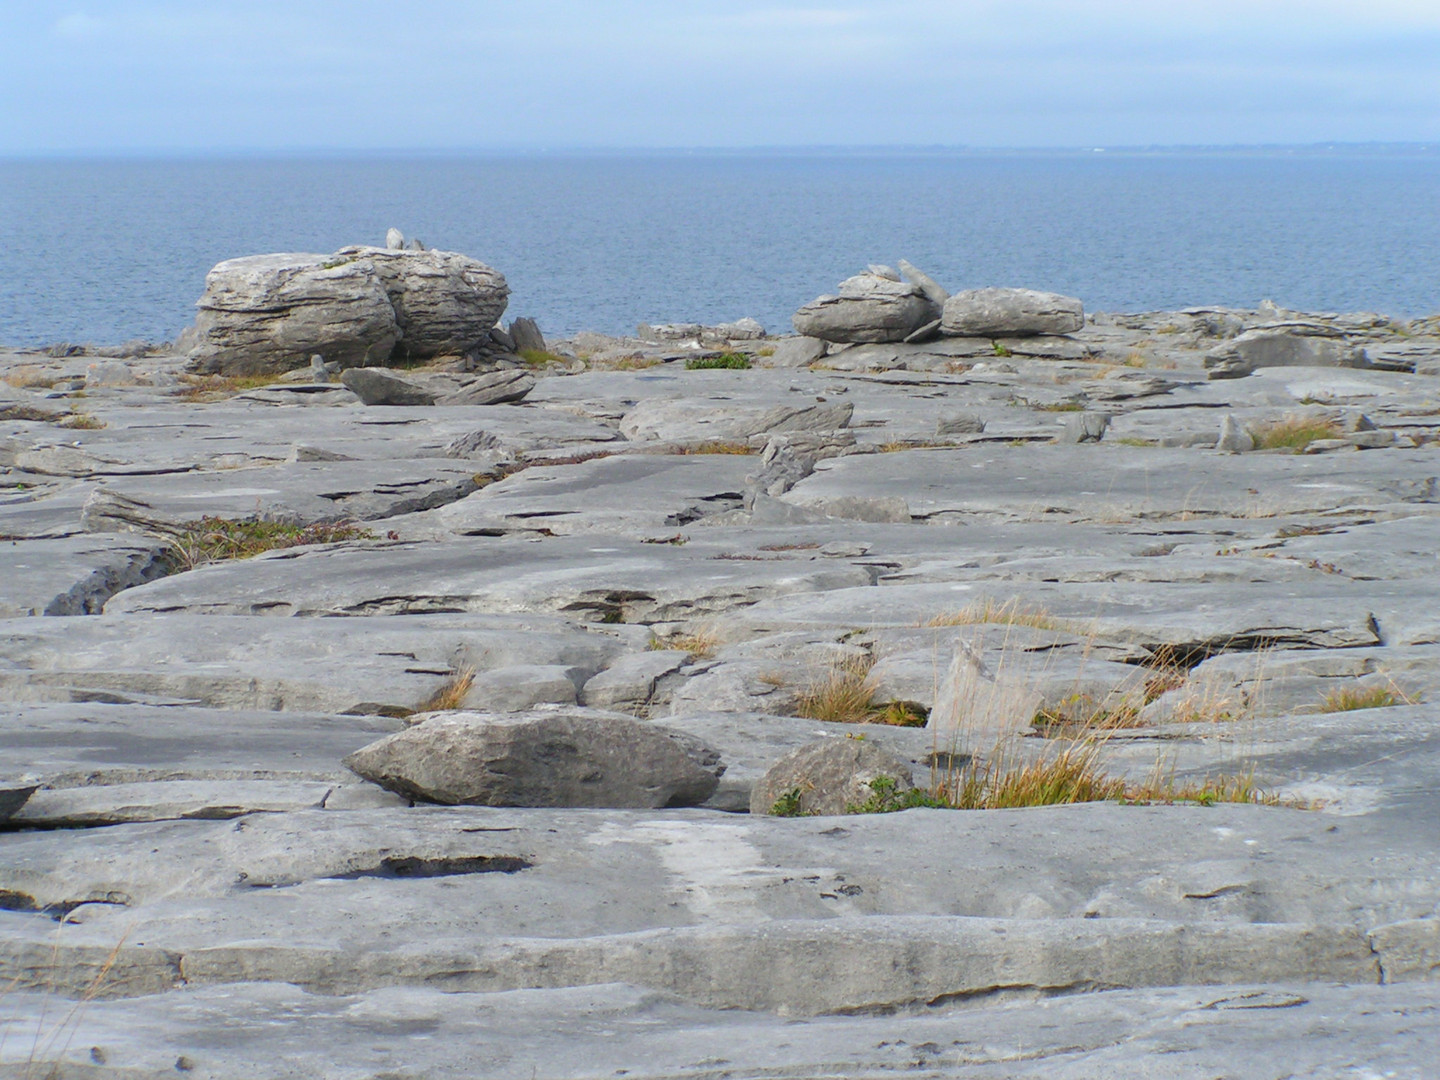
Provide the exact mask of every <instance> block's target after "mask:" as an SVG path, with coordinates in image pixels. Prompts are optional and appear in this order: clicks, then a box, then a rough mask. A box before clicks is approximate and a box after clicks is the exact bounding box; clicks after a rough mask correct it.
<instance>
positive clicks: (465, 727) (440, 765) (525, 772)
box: [345, 711, 725, 809]
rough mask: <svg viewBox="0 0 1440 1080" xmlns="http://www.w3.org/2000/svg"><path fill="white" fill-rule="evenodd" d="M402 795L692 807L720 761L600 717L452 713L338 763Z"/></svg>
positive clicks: (705, 750)
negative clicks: (342, 763)
mask: <svg viewBox="0 0 1440 1080" xmlns="http://www.w3.org/2000/svg"><path fill="white" fill-rule="evenodd" d="M345 765H346V766H348V767H349V768H350V769H351V770H353V771H354V772H356V773H358V774H360V775H361V776H363V777H365V779H367V780H372V781H374V782H375V783H377V784H380V785H381V786H382V787H385V788H389V789H390V790H391V791H397V792H399V793H401V794H402V795H409V796H411V797H415V798H421V799H427V800H430V801H431V802H439V803H451V804H455V803H466V804H472V805H479V806H587V807H618V808H624V807H635V808H652V809H653V808H659V807H665V806H695V805H697V804H699V803H702V802H704V801H705V800H706V799H708V798H709V797H710V796H711V795H712V794H714V792H715V788H716V787H717V786H718V785H719V782H720V774H721V773H723V772H724V771H725V767H724V766H723V765H721V764H720V755H719V754H718V753H717V752H716V751H714V750H712V749H711V748H710V747H708V746H706V745H705V744H704V743H702V742H700V741H699V740H698V739H695V738H693V737H692V736H689V735H686V734H683V733H681V732H678V731H670V730H668V729H666V728H663V727H661V726H659V725H658V724H647V723H642V722H641V721H639V720H632V719H630V718H628V717H624V716H616V715H607V714H601V713H585V712H578V711H571V712H536V713H516V714H512V715H496V714H493V713H476V712H454V713H444V714H439V715H436V716H433V717H431V718H430V719H428V720H425V721H423V722H422V723H420V724H417V725H416V726H415V727H412V728H408V729H406V730H405V731H398V732H396V733H395V734H393V735H388V736H386V737H385V738H383V739H381V740H380V741H379V742H375V743H371V744H370V745H369V746H366V747H363V748H361V749H359V750H357V751H355V752H354V753H353V754H351V755H350V756H349V757H347V758H346V759H345Z"/></svg>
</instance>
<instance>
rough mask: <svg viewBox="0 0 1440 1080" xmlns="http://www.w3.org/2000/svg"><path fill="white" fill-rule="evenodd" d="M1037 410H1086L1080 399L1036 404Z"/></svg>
mask: <svg viewBox="0 0 1440 1080" xmlns="http://www.w3.org/2000/svg"><path fill="white" fill-rule="evenodd" d="M1035 411H1036V412H1084V411H1085V406H1084V404H1083V403H1081V402H1079V401H1052V402H1051V403H1050V404H1048V405H1036V406H1035Z"/></svg>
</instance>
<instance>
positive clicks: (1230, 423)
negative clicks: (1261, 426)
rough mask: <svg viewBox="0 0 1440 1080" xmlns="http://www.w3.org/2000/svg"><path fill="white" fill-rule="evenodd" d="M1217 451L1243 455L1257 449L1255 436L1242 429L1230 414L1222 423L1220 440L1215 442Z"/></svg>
mask: <svg viewBox="0 0 1440 1080" xmlns="http://www.w3.org/2000/svg"><path fill="white" fill-rule="evenodd" d="M1215 449H1216V450H1224V451H1225V452H1226V453H1228V454H1243V453H1246V452H1247V451H1250V450H1254V449H1255V436H1253V435H1251V434H1250V432H1249V431H1247V430H1246V429H1245V428H1244V427H1242V426H1241V425H1240V423H1239V421H1237V420H1236V419H1235V417H1234V416H1232V415H1230V414H1228V413H1227V414H1226V415H1225V419H1223V420H1221V421H1220V438H1219V439H1217V440H1216V442H1215Z"/></svg>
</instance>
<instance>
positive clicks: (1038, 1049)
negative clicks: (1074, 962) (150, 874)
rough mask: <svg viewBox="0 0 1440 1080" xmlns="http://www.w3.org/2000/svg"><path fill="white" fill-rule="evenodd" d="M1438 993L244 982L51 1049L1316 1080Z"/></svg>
mask: <svg viewBox="0 0 1440 1080" xmlns="http://www.w3.org/2000/svg"><path fill="white" fill-rule="evenodd" d="M6 1004H7V1014H8V1015H9V1016H10V1017H11V1018H12V1020H11V1022H12V1024H13V1025H14V1027H15V1028H16V1029H17V1030H19V1031H32V1030H40V1031H48V1030H49V1029H50V1027H51V1026H53V1025H55V1024H56V1023H57V1021H56V1020H55V1018H54V1016H53V1009H54V1003H53V1001H52V1000H50V999H49V998H47V997H46V996H45V995H41V994H29V993H22V992H18V991H12V992H11V993H10V994H9V995H8V996H7V999H6ZM1437 1005H1440V991H1437V990H1436V988H1435V987H1434V985H1433V984H1423V983H1417V984H1408V985H1404V986H1367V987H1360V986H1353V987H1346V986H1311V985H1300V984H1296V983H1285V982H1281V983H1275V984H1246V985H1239V986H1234V987H1226V988H1185V989H1174V990H1170V989H1159V990H1112V991H1105V992H1098V993H1083V994H1070V995H1061V996H1057V997H1046V998H1040V999H1038V1000H1037V999H1032V1000H1016V1001H1011V1002H1006V1001H1004V1000H996V1001H994V1002H978V1003H977V1002H971V1003H969V1005H968V1007H964V1008H956V1009H948V1008H944V1007H941V1006H935V1007H931V1008H928V1009H925V1010H923V1011H921V1012H918V1013H911V1014H907V1013H900V1014H898V1015H888V1016H865V1015H859V1016H830V1017H816V1018H810V1019H799V1018H793V1017H791V1018H776V1017H772V1016H770V1015H767V1014H764V1013H749V1012H740V1011H735V1010H729V1011H718V1010H706V1009H701V1008H697V1007H695V1006H693V1005H686V1004H684V1003H683V1002H680V1001H676V1000H674V999H671V998H667V997H665V996H663V995H658V994H655V993H653V992H647V991H645V990H642V989H640V988H637V987H633V986H627V985H624V984H608V985H603V986H587V987H582V988H578V989H573V990H518V991H509V992H501V993H493V994H454V993H444V992H442V991H438V990H432V989H417V988H395V989H387V990H376V991H372V992H369V993H364V994H356V995H348V996H343V997H327V996H321V995H315V994H309V993H306V992H304V991H302V990H300V989H298V988H296V987H291V986H282V985H274V984H251V985H240V986H224V987H201V988H190V989H185V990H181V991H177V992H175V993H172V994H168V995H165V996H164V997H161V998H154V999H139V1000H110V1001H96V1002H91V1003H89V1004H88V1005H87V1006H86V1008H85V1009H83V1010H80V1011H78V1013H77V1015H76V1016H75V1017H74V1018H73V1020H70V1021H67V1022H66V1028H65V1036H64V1038H63V1039H61V1040H57V1042H63V1044H64V1045H63V1049H61V1048H60V1047H59V1046H57V1049H56V1051H55V1060H56V1061H57V1062H58V1063H59V1064H60V1067H61V1068H62V1069H64V1070H68V1069H71V1068H73V1069H75V1070H77V1071H88V1070H90V1069H92V1068H93V1067H94V1064H95V1060H96V1057H97V1056H98V1057H99V1058H103V1060H104V1062H105V1069H106V1071H107V1072H110V1073H113V1074H114V1075H116V1076H118V1077H122V1078H124V1080H140V1078H145V1080H149V1078H152V1077H162V1076H173V1075H174V1073H175V1062H176V1061H180V1060H184V1061H185V1062H186V1065H187V1068H188V1069H190V1070H192V1071H193V1072H194V1074H195V1075H201V1076H246V1077H251V1078H254V1080H282V1078H289V1077H291V1076H295V1075H306V1076H319V1075H323V1074H325V1073H326V1072H332V1073H346V1074H352V1073H353V1074H355V1075H367V1074H370V1073H373V1072H374V1071H376V1070H379V1071H391V1072H414V1073H416V1074H423V1075H425V1076H427V1077H434V1078H436V1080H470V1078H472V1077H475V1076H479V1075H484V1076H486V1077H492V1078H494V1080H532V1078H533V1077H535V1076H564V1077H573V1078H575V1080H606V1078H609V1077H613V1076H615V1075H616V1074H617V1073H618V1072H621V1071H623V1072H624V1074H625V1075H626V1076H627V1077H629V1078H631V1080H680V1078H682V1077H694V1076H705V1075H707V1074H710V1073H712V1072H713V1071H714V1070H716V1069H724V1070H725V1071H726V1072H728V1073H729V1074H730V1075H733V1076H737V1077H739V1076H766V1075H774V1074H778V1075H794V1076H816V1075H834V1076H845V1077H854V1078H856V1080H879V1078H882V1077H890V1076H894V1075H895V1074H896V1073H897V1072H910V1071H916V1070H923V1075H925V1076H928V1077H944V1078H951V1077H953V1078H955V1080H998V1078H1000V1077H1006V1078H1009V1077H1014V1078H1032V1077H1033V1078H1036V1080H1096V1078H1099V1077H1110V1076H1127V1075H1130V1076H1134V1075H1144V1076H1147V1077H1152V1078H1153V1080H1192V1078H1193V1077H1196V1076H1221V1075H1237V1076H1238V1075H1253V1076H1267V1077H1268V1076H1282V1075H1293V1076H1316V1077H1319V1076H1325V1075H1333V1074H1334V1069H1335V1067H1336V1063H1337V1062H1340V1061H1354V1062H1364V1063H1365V1067H1366V1068H1368V1069H1372V1070H1374V1071H1375V1073H1376V1074H1377V1075H1388V1076H1395V1077H1405V1078H1419V1077H1423V1076H1425V1075H1426V1073H1427V1071H1428V1070H1429V1069H1430V1067H1431V1065H1432V1063H1433V1061H1434V1057H1435V1053H1436V1051H1437V1050H1440V1038H1437V1037H1436V1036H1435V1035H1434V1033H1433V1032H1432V1030H1431V1029H1430V1028H1429V1026H1428V1025H1425V1024H1419V1023H1416V1021H1415V1018H1416V1017H1417V1016H1424V1015H1427V1014H1429V1013H1430V1012H1432V1011H1433V1010H1434V1009H1435V1008H1436V1007H1437ZM1342 1018H1343V1023H1341V1022H1339V1021H1340V1020H1341V1019H1342ZM1319 1030H1323V1031H1324V1037H1323V1038H1322V1037H1318V1036H1317V1031H1319ZM21 1041H22V1040H19V1039H12V1040H9V1041H7V1043H6V1045H5V1047H4V1048H3V1049H0V1067H4V1066H10V1067H14V1068H18V1069H22V1070H23V1069H25V1068H27V1067H28V1064H29V1063H28V1061H27V1056H26V1055H27V1053H28V1048H27V1047H25V1046H23V1045H20V1043H21ZM92 1048H93V1049H92ZM67 1075H68V1073H67Z"/></svg>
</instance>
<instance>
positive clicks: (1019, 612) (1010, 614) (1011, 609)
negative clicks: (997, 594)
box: [925, 597, 1075, 630]
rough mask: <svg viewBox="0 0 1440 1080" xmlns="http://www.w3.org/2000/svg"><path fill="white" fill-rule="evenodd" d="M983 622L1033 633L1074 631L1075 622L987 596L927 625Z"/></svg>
mask: <svg viewBox="0 0 1440 1080" xmlns="http://www.w3.org/2000/svg"><path fill="white" fill-rule="evenodd" d="M981 623H996V624H999V625H1001V626H1028V627H1030V628H1031V629H1034V630H1074V629H1075V625H1074V623H1072V622H1070V621H1069V620H1066V619H1057V618H1055V617H1054V616H1052V615H1051V614H1050V613H1049V612H1048V611H1046V610H1045V609H1044V608H1040V607H1033V606H1028V605H1025V604H1021V603H1020V602H1019V601H1018V600H1013V599H1012V600H1006V601H1005V602H1004V603H1003V604H997V603H996V602H995V601H994V600H992V599H989V598H988V597H987V598H986V599H984V600H977V601H975V602H974V603H973V604H967V605H966V606H965V607H963V608H961V609H960V610H959V611H952V612H947V613H945V614H943V615H936V616H935V617H934V618H933V619H931V620H930V621H929V622H928V623H926V624H925V625H926V626H936V627H939V626H975V625H978V624H981Z"/></svg>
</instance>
